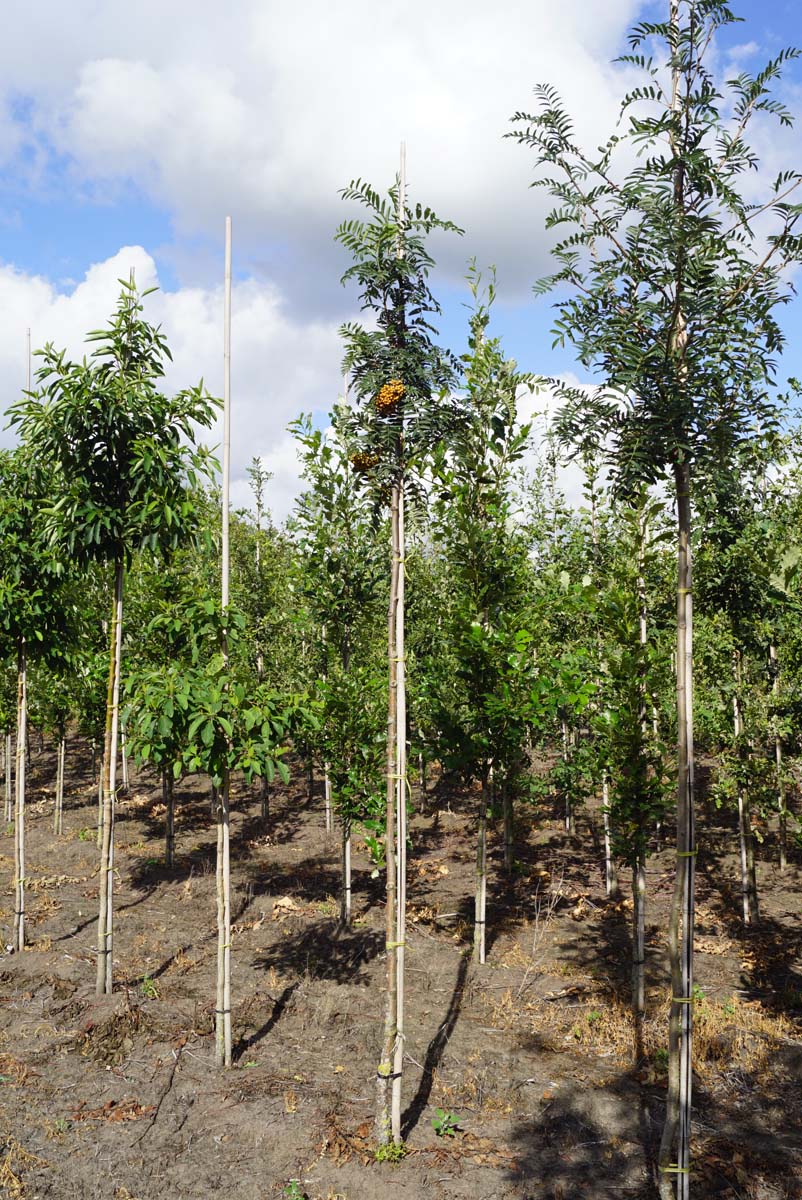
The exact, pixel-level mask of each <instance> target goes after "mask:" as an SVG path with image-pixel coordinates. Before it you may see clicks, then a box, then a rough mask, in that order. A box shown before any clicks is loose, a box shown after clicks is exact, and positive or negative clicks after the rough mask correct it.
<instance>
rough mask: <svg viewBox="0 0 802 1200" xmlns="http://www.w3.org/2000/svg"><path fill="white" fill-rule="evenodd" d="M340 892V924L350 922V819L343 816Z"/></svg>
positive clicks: (347, 924)
mask: <svg viewBox="0 0 802 1200" xmlns="http://www.w3.org/2000/svg"><path fill="white" fill-rule="evenodd" d="M341 862H342V892H341V894H340V924H341V925H343V926H346V927H347V926H349V925H350V924H351V821H350V819H349V818H348V817H344V818H343V823H342V846H341Z"/></svg>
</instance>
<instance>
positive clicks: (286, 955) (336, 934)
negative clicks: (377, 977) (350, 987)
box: [254, 917, 384, 984]
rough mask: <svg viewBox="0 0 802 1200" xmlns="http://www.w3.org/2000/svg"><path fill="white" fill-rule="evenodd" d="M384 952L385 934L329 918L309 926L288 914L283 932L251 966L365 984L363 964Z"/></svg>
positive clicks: (341, 981)
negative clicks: (345, 924) (336, 921)
mask: <svg viewBox="0 0 802 1200" xmlns="http://www.w3.org/2000/svg"><path fill="white" fill-rule="evenodd" d="M299 923H300V924H299ZM383 952H384V934H381V933H377V932H374V931H371V930H366V929H358V930H357V929H349V928H344V927H343V926H339V925H333V924H332V923H331V922H330V921H317V922H315V923H314V924H313V925H311V926H310V925H309V924H308V923H307V922H306V921H305V920H304V919H303V918H293V917H289V918H287V921H286V923H285V931H284V936H283V937H281V938H280V939H279V940H278V941H277V942H276V943H275V945H273V946H271V947H269V948H268V949H267V950H265V951H264V952H263V953H262V954H260V955H259V957H258V958H257V959H255V961H254V966H256V967H260V968H261V969H262V970H263V971H269V970H270V968H271V967H272V968H273V969H274V970H276V971H278V972H279V973H287V972H294V973H295V974H297V975H301V976H304V977H306V978H311V979H325V980H329V981H331V982H333V983H350V984H365V983H367V982H368V979H367V978H366V976H365V972H364V971H363V968H364V967H365V966H367V964H368V963H370V962H371V961H372V960H373V959H374V958H376V957H378V955H379V954H382V953H383Z"/></svg>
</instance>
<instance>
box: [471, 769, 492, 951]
mask: <svg viewBox="0 0 802 1200" xmlns="http://www.w3.org/2000/svg"><path fill="white" fill-rule="evenodd" d="M489 791H490V781H489V777H488V770H487V768H485V771H484V773H483V775H482V790H481V793H480V796H479V821H478V826H479V836H478V838H477V843H476V897H475V900H474V927H473V957H474V961H475V962H478V963H484V961H485V958H486V954H485V930H486V928H487V924H486V921H487V805H488V799H489Z"/></svg>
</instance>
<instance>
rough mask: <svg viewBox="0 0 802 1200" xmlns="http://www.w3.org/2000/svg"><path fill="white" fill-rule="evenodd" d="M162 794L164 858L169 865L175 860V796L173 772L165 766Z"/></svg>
mask: <svg viewBox="0 0 802 1200" xmlns="http://www.w3.org/2000/svg"><path fill="white" fill-rule="evenodd" d="M162 794H163V796H164V805H165V810H166V811H165V817H164V843H165V844H164V860H165V862H166V863H167V866H168V867H172V865H173V863H174V862H175V798H174V796H173V773H172V771H171V770H170V769H169V768H167V767H165V769H164V770H163V771H162Z"/></svg>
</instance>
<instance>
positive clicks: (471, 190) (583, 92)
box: [0, 0, 802, 519]
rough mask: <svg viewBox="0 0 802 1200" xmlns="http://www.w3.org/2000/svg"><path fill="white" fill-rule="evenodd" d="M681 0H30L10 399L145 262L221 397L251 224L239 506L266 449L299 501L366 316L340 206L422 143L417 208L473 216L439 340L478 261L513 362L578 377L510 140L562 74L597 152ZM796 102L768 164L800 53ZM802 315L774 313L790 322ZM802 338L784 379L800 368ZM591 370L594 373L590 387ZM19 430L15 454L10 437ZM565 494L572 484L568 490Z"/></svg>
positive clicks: (754, 54) (16, 10)
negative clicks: (633, 39) (642, 36)
mask: <svg viewBox="0 0 802 1200" xmlns="http://www.w3.org/2000/svg"><path fill="white" fill-rule="evenodd" d="M664 7H667V0H604V2H603V3H600V2H599V0H560V2H559V3H555V2H554V0H503V2H502V3H501V4H500V5H495V6H492V7H491V6H490V5H488V4H487V3H486V2H484V0H483V2H481V3H480V2H479V0H438V3H437V4H436V5H432V4H430V3H423V0H407V2H406V3H405V4H404V5H403V6H401V5H386V4H385V5H377V4H376V3H375V0H341V3H339V4H332V3H330V0H304V2H303V3H300V4H296V5H287V4H286V3H281V2H279V0H232V3H231V4H229V5H227V6H221V5H220V4H218V3H213V2H212V0H192V3H190V2H189V0H171V3H170V4H164V3H163V0H160V2H158V3H157V2H156V0H139V3H137V4H135V5H125V6H123V5H119V4H108V3H103V0H72V3H71V4H70V5H64V4H63V3H55V2H54V0H39V2H38V3H37V4H36V5H35V6H25V5H22V4H20V3H15V4H12V5H9V6H7V9H6V11H5V12H4V31H3V38H2V41H1V42H0V311H2V313H3V319H2V321H0V386H1V387H2V394H3V396H4V397H5V403H11V402H13V401H14V400H15V399H16V398H17V397H18V395H19V391H20V388H21V387H23V386H24V383H25V365H26V351H25V346H26V329H27V328H30V329H31V337H32V341H33V345H34V347H37V346H42V345H44V344H45V343H46V342H52V343H54V344H55V345H56V346H57V347H62V346H63V347H66V348H67V350H68V351H69V353H70V354H74V355H79V354H81V353H82V346H83V335H84V334H85V333H86V332H87V331H89V330H91V329H95V328H97V327H99V326H101V325H103V324H104V322H105V321H106V319H107V318H108V316H109V315H110V313H111V311H112V309H113V307H114V304H115V300H116V296H117V294H118V291H119V285H118V282H117V281H118V280H119V279H120V278H121V277H127V276H128V275H129V272H130V270H131V268H133V269H134V272H135V278H136V281H137V284H138V285H139V286H140V287H142V288H144V287H149V286H158V288H159V291H158V292H157V293H155V294H154V295H153V296H152V297H149V298H148V300H147V302H146V304H147V308H146V315H147V316H148V318H149V319H151V320H153V321H154V322H160V323H161V324H162V327H163V330H164V332H165V334H166V336H167V340H168V342H169V345H170V348H171V350H172V353H173V360H174V361H173V366H172V368H171V372H170V375H169V378H168V385H169V386H170V387H174V388H176V389H178V388H181V387H185V386H189V385H191V384H194V383H196V382H197V381H198V379H199V378H203V380H204V382H205V383H206V385H207V387H208V388H209V390H210V391H211V392H212V393H214V394H217V395H220V394H221V393H222V312H223V294H222V277H223V232H224V222H225V217H226V215H227V214H230V215H231V217H232V220H233V228H234V279H235V282H234V296H233V328H232V402H233V409H232V481H233V482H232V499H233V501H234V503H235V504H240V505H245V504H248V503H249V500H250V494H249V489H248V485H247V478H246V469H247V466H248V464H249V462H250V460H251V458H252V457H253V456H254V455H258V456H260V457H261V458H262V460H263V462H264V464H265V465H266V467H267V468H268V469H269V470H270V471H272V472H273V473H274V478H273V479H272V480H271V482H270V484H269V485H268V502H269V504H270V506H271V508H272V510H273V513H274V516H275V517H276V518H277V519H283V518H284V517H285V516H286V515H287V513H288V512H289V511H290V509H291V506H292V502H293V498H294V496H295V495H297V492H298V489H299V482H298V466H297V458H296V454H295V448H294V444H293V440H292V438H291V437H290V435H289V434H288V433H287V425H288V423H289V422H290V421H291V420H293V419H294V418H295V417H296V416H297V415H298V414H299V413H301V412H311V413H313V414H314V416H315V420H316V421H318V422H323V421H325V414H326V412H327V411H328V410H329V409H330V407H331V405H332V404H333V403H334V402H335V401H336V399H337V396H338V394H339V393H340V392H341V389H342V377H341V370H340V363H341V357H342V344H341V341H340V339H339V337H338V328H339V326H340V324H341V323H342V322H343V321H345V320H349V319H352V318H354V317H355V316H356V315H357V305H356V298H355V296H354V294H353V292H349V291H348V290H345V289H343V288H342V287H341V286H340V283H339V279H340V276H341V274H342V272H343V271H344V269H345V268H346V266H347V265H348V264H347V260H346V259H345V256H344V253H343V251H342V250H341V249H340V247H339V246H337V245H336V244H335V242H334V240H333V233H334V230H335V229H336V227H337V225H338V224H339V222H340V221H341V220H342V219H344V218H345V217H346V216H348V215H355V214H354V213H353V211H352V210H351V211H349V209H348V208H347V206H345V205H344V204H343V202H342V200H341V199H340V197H339V195H338V191H339V189H341V188H343V187H344V186H345V185H346V184H347V183H348V182H349V181H350V180H352V179H354V178H357V177H361V178H364V179H367V180H369V181H370V182H371V183H372V184H374V186H376V187H377V188H379V189H380V190H384V189H385V188H386V187H387V186H389V184H390V183H391V182H392V179H393V177H394V174H395V172H396V170H397V168H398V155H399V145H400V143H401V141H402V140H403V141H405V143H406V146H407V163H408V169H407V173H408V179H409V188H410V197H411V199H412V200H413V201H415V200H421V201H422V202H424V203H426V204H429V205H431V206H432V207H433V208H434V209H435V210H436V211H437V212H438V214H439V215H441V216H444V217H448V218H449V219H451V220H453V221H455V222H456V223H457V224H458V225H460V226H461V227H463V228H464V230H465V233H464V236H462V237H460V238H457V237H454V236H451V237H445V236H443V237H441V238H439V239H438V240H437V241H436V242H435V244H434V246H433V250H434V253H435V257H436V258H437V261H438V269H437V272H436V274H435V277H434V288H435V291H436V292H437V294H438V296H439V297H440V298H441V300H442V303H443V308H444V312H443V317H442V320H441V332H442V339H443V341H444V342H445V343H446V344H449V345H450V346H451V347H452V348H454V349H455V350H457V351H458V352H459V351H460V350H461V349H462V348H463V346H464V342H465V332H466V317H467V313H466V309H465V307H464V306H465V304H466V302H467V299H468V296H467V289H466V287H465V283H464V276H465V272H466V269H467V263H468V261H469V260H470V259H472V258H475V259H476V260H477V262H478V264H479V266H480V267H483V268H485V269H487V268H489V267H491V266H494V267H495V269H496V272H497V279H498V295H499V298H498V302H497V305H496V311H495V315H494V330H495V332H496V333H497V334H499V335H500V336H501V337H502V339H503V341H504V346H505V349H506V350H507V351H508V353H509V354H511V355H512V356H514V357H515V358H516V359H517V361H518V363H519V366H520V367H521V368H522V369H524V370H529V371H532V372H535V373H537V374H545V375H555V374H571V375H575V376H576V375H577V367H576V365H575V363H574V362H573V359H572V356H571V354H570V353H569V352H568V351H555V350H553V349H552V348H551V342H552V336H551V314H550V305H549V301H548V300H538V301H535V300H534V298H533V296H532V291H531V288H532V283H533V281H534V280H535V279H536V278H537V277H538V276H539V275H540V274H542V273H543V272H544V271H545V270H547V269H548V246H549V236H550V235H548V234H547V233H546V232H545V230H544V220H543V219H544V214H545V210H546V207H547V205H546V201H545V198H544V197H542V196H541V195H540V193H539V192H534V191H532V190H531V188H530V187H529V184H530V181H531V160H530V158H529V157H528V154H527V152H526V150H525V149H524V148H522V147H521V146H519V145H517V144H515V143H514V142H513V141H511V140H510V139H504V137H503V134H504V133H505V132H506V131H507V130H508V129H509V128H510V125H509V118H510V116H511V114H512V113H513V112H515V111H517V110H524V111H526V110H528V109H530V108H531V107H532V88H533V86H534V84H535V83H537V82H550V83H553V84H554V85H555V86H557V87H558V89H559V90H560V91H561V93H562V95H563V97H564V100H565V103H566V106H567V107H568V109H569V110H570V111H571V112H572V113H573V114H574V116H575V118H576V126H577V130H578V133H579V136H580V138H581V139H582V141H583V142H585V143H586V144H589V145H591V146H593V145H597V144H598V143H599V142H600V141H601V140H602V139H603V138H604V137H605V136H606V135H607V133H609V131H610V130H611V129H612V127H613V125H614V123H615V120H616V116H617V109H618V102H619V99H620V96H621V94H622V93H623V91H624V90H625V88H626V86H627V83H628V82H629V81H630V80H631V76H630V75H629V74H628V69H627V68H626V67H623V66H621V65H615V64H614V63H613V62H612V60H613V59H614V58H615V56H616V55H617V54H618V53H620V52H621V50H622V49H623V46H624V38H625V35H626V31H627V28H628V27H629V25H630V24H631V23H632V22H633V21H634V20H636V19H638V18H641V17H661V16H662V10H663V8H664ZM733 7H734V8H735V11H736V12H737V13H738V15H739V16H742V17H744V18H745V21H744V23H743V24H742V25H739V26H737V27H736V28H735V29H734V30H731V31H728V35H727V39H726V41H725V42H724V43H723V44H722V45H721V46H719V47H718V49H717V54H718V58H719V62H720V63H721V67H722V69H729V68H730V67H731V66H736V67H737V68H745V69H752V70H754V69H755V68H756V67H757V66H759V65H761V64H762V62H763V60H764V59H765V58H766V57H767V56H769V55H772V54H775V53H776V52H777V51H778V50H779V49H780V48H781V47H782V46H784V45H788V44H794V43H796V44H799V45H802V6H800V5H798V3H795V2H792V0H788V2H786V0H772V2H771V3H769V4H766V3H765V0H764V2H762V3H758V0H734V4H733ZM782 95H783V99H784V100H785V101H786V103H788V105H789V107H790V108H791V109H792V110H793V111H795V112H797V113H799V114H800V123H799V127H798V128H796V129H794V130H793V131H792V132H791V133H790V134H786V135H782V136H780V135H778V134H777V132H776V130H772V131H771V132H770V133H769V132H764V131H760V136H761V137H762V138H763V144H762V145H761V146H760V147H759V148H760V149H761V150H762V151H763V152H764V154H765V158H766V161H767V163H768V166H769V168H774V167H775V166H777V167H778V168H779V166H781V165H785V166H791V167H799V166H800V165H801V164H802V65H800V64H794V65H793V66H792V68H791V69H790V70H789V72H788V74H787V77H786V82H785V84H784V87H783V94H782ZM800 316H802V308H800V306H799V305H797V304H794V305H793V306H791V307H789V308H788V309H787V310H786V312H785V314H784V317H783V320H784V321H785V323H786V324H787V325H788V328H789V332H792V330H793V327H794V324H796V326H797V327H798V325H799V319H800ZM799 341H800V339H798V338H796V337H795V336H791V337H790V338H789V351H788V354H787V359H786V361H785V362H784V364H783V372H784V373H785V374H786V375H787V374H793V373H797V374H800V375H802V346H800V347H797V345H796V343H797V342H799ZM579 378H582V376H581V373H579ZM12 441H13V435H12V434H11V432H10V431H7V430H6V431H4V432H2V433H1V434H0V445H10V444H12ZM566 486H567V487H568V488H569V490H570V488H571V486H573V485H572V484H571V483H570V481H569V482H568V483H567V485H566Z"/></svg>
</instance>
